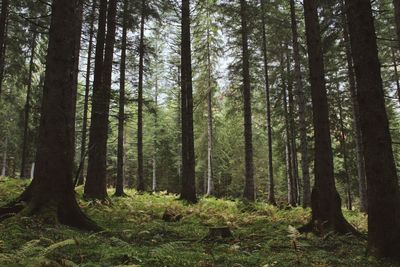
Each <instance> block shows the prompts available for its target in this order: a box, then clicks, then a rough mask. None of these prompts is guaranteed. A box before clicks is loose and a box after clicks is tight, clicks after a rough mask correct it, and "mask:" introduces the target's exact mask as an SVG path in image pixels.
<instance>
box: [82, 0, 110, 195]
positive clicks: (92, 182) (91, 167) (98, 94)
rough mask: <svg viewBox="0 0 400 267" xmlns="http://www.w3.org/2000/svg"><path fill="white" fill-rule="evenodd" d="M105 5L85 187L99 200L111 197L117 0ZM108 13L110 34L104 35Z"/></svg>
mask: <svg viewBox="0 0 400 267" xmlns="http://www.w3.org/2000/svg"><path fill="white" fill-rule="evenodd" d="M106 7H107V1H106V0H101V2H100V14H99V27H98V33H97V46H96V62H95V74H94V76H95V77H94V84H93V100H92V121H91V125H90V135H89V160H88V174H87V178H86V183H85V190H84V194H85V197H87V198H90V199H99V200H106V199H107V198H108V195H107V181H106V176H107V173H106V165H107V139H108V125H109V121H108V117H109V107H110V97H111V74H112V67H113V54H114V43H115V30H116V10H117V1H116V0H110V1H109V4H108V11H107V9H106ZM106 17H107V36H106V37H105V26H106ZM104 40H105V41H104ZM104 43H105V47H104ZM103 52H104V59H103Z"/></svg>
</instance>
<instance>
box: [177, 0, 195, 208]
mask: <svg viewBox="0 0 400 267" xmlns="http://www.w3.org/2000/svg"><path fill="white" fill-rule="evenodd" d="M181 45H182V47H181V73H182V74H181V76H182V85H181V87H182V88H181V89H182V90H181V99H182V101H181V114H182V188H181V198H182V199H184V200H186V201H188V202H190V203H196V202H197V197H196V178H195V155H194V134H193V86H192V55H191V53H192V52H191V44H190V1H189V0H182V44H181Z"/></svg>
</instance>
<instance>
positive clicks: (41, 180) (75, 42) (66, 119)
mask: <svg viewBox="0 0 400 267" xmlns="http://www.w3.org/2000/svg"><path fill="white" fill-rule="evenodd" d="M82 6H83V2H82V1H78V2H75V1H70V0H56V1H54V2H53V5H52V20H51V26H50V34H49V45H48V53H47V61H46V62H47V63H46V73H45V81H44V88H43V98H42V112H41V114H42V116H41V120H40V128H39V142H38V151H37V157H36V168H35V171H34V173H35V174H34V179H33V181H32V183H31V184H30V186H29V187H28V188H27V190H26V191H25V192H24V193H22V195H21V196H20V197H19V198H18V199H17V200H16V201H15V202H13V203H10V205H7V206H5V207H2V208H0V215H3V214H8V216H10V215H9V213H10V212H11V213H17V212H21V215H23V216H30V215H34V214H39V215H41V216H42V217H43V218H44V219H45V221H46V222H47V223H58V222H59V223H62V224H65V225H69V226H73V227H77V228H80V229H85V230H96V231H97V230H99V227H98V226H97V225H96V224H95V223H94V222H93V221H91V220H90V219H88V218H87V217H86V216H85V215H84V214H83V212H82V211H81V209H80V207H79V205H78V203H77V201H76V199H75V193H74V190H73V179H72V176H73V165H74V154H75V146H74V134H75V121H74V119H75V99H76V84H77V72H76V66H77V63H76V62H77V60H79V47H80V39H79V38H78V36H79V34H78V32H79V30H80V26H79V24H80V18H81V12H82ZM23 203H27V205H26V206H25V205H24V204H23ZM3 218H4V217H3Z"/></svg>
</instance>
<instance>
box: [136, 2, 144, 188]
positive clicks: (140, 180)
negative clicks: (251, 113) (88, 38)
mask: <svg viewBox="0 0 400 267" xmlns="http://www.w3.org/2000/svg"><path fill="white" fill-rule="evenodd" d="M145 8H146V2H145V1H144V0H142V9H141V20H140V44H139V88H138V121H137V131H138V132H137V153H138V154H137V156H138V177H137V179H138V180H137V190H138V191H139V192H143V191H144V190H145V185H144V175H143V67H144V66H143V64H144V22H145Z"/></svg>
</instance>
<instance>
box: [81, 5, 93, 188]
mask: <svg viewBox="0 0 400 267" xmlns="http://www.w3.org/2000/svg"><path fill="white" fill-rule="evenodd" d="M96 6H97V0H93V2H92V12H91V14H90V16H91V17H90V26H89V27H90V28H89V46H88V52H87V62H86V82H85V100H84V104H83V118H82V138H81V155H80V165H81V167H80V173H79V174H78V175H79V176H78V177H79V178H78V182H77V184H78V185H83V183H84V180H85V177H84V176H85V175H84V173H85V158H86V153H87V152H86V139H87V124H88V111H89V94H90V76H91V70H92V52H93V37H94V22H95V17H96Z"/></svg>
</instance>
